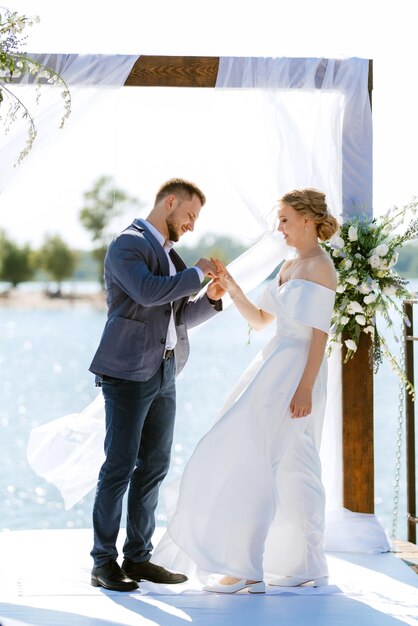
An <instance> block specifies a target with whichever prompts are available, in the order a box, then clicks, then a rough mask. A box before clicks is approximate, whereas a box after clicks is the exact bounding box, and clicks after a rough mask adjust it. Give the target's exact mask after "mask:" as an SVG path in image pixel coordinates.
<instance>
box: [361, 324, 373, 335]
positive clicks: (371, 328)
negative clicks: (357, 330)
mask: <svg viewBox="0 0 418 626" xmlns="http://www.w3.org/2000/svg"><path fill="white" fill-rule="evenodd" d="M363 333H366V335H368V334H369V333H370V334H371V335H374V327H373V326H366V328H363Z"/></svg>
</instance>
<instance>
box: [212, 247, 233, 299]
mask: <svg viewBox="0 0 418 626" xmlns="http://www.w3.org/2000/svg"><path fill="white" fill-rule="evenodd" d="M210 260H211V261H212V263H213V264H214V265H215V267H216V278H217V280H218V282H219V285H220V286H221V287H222V288H223V289H225V291H227V292H228V293H229V295H230V296H231V298H233V297H234V296H235V294H236V293H237V291H238V289H239V285H238V283H237V282H236V281H235V280H234V279H233V278H232V276H231V274H230V273H229V272H228V270H227V269H226V267H225V265H224V264H223V263H222V261H220V260H219V259H214V258H213V257H211V259H210Z"/></svg>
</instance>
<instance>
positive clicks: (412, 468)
mask: <svg viewBox="0 0 418 626" xmlns="http://www.w3.org/2000/svg"><path fill="white" fill-rule="evenodd" d="M414 304H418V300H404V302H403V312H404V346H405V374H406V377H407V378H408V380H409V381H410V382H411V383H412V385H413V386H414V342H415V341H418V337H415V336H414V315H413V314H414V310H413V306H414ZM405 427H406V497H407V517H408V541H410V542H411V543H416V542H417V523H418V517H417V509H416V452H415V403H414V401H413V399H412V397H411V395H410V394H409V393H407V392H406V393H405Z"/></svg>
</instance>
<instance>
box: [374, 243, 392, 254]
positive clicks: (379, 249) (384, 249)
mask: <svg viewBox="0 0 418 626" xmlns="http://www.w3.org/2000/svg"><path fill="white" fill-rule="evenodd" d="M388 252H389V248H388V246H387V245H386V244H385V243H381V244H379V245H378V246H376V247H375V249H374V250H373V254H377V256H386V255H387V253H388Z"/></svg>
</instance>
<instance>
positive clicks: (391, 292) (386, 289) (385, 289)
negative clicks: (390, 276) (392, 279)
mask: <svg viewBox="0 0 418 626" xmlns="http://www.w3.org/2000/svg"><path fill="white" fill-rule="evenodd" d="M383 293H384V294H385V296H394V295H395V293H396V287H394V286H393V285H388V286H387V287H383Z"/></svg>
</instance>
